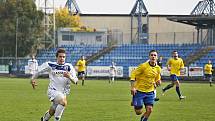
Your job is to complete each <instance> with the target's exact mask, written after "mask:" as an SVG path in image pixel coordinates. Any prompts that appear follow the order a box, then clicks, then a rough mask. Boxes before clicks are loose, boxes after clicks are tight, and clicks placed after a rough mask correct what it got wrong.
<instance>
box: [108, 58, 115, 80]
mask: <svg viewBox="0 0 215 121" xmlns="http://www.w3.org/2000/svg"><path fill="white" fill-rule="evenodd" d="M109 73H110V79H109V83H111V82H112V83H114V78H115V76H116V66H115V63H114V62H112V63H111V66H110V70H109Z"/></svg>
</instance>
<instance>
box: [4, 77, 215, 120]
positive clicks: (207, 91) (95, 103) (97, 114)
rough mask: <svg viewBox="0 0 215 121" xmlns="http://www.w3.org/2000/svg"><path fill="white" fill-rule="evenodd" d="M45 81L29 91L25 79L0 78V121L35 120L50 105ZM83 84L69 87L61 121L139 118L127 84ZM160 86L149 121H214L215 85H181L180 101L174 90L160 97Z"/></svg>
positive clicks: (41, 81)
mask: <svg viewBox="0 0 215 121" xmlns="http://www.w3.org/2000/svg"><path fill="white" fill-rule="evenodd" d="M48 82H49V81H48V79H38V84H39V85H38V87H37V89H36V90H33V89H32V87H31V85H30V83H29V79H23V78H0V102H1V105H0V116H1V119H0V120H1V121H39V120H40V117H41V116H42V115H43V114H44V113H45V111H46V110H47V109H48V108H49V106H50V102H49V101H48V98H47V95H46V90H47V86H48ZM85 84H86V85H85V86H81V85H80V84H79V85H77V86H76V85H72V86H71V94H70V95H69V96H68V97H67V99H68V106H67V108H66V109H65V111H64V114H63V117H62V119H61V121H139V119H140V116H136V115H135V113H134V111H133V108H132V107H131V106H130V102H131V95H130V91H129V90H130V88H129V82H128V81H117V82H116V83H115V84H108V81H107V80H90V81H86V83H85ZM166 85H167V83H163V84H162V86H161V87H164V86H166ZM161 87H159V88H158V89H157V93H158V96H159V98H160V101H158V102H156V103H155V105H154V111H153V112H152V114H151V116H150V119H149V120H150V121H214V120H215V115H214V114H215V86H214V87H209V84H207V83H205V84H199V83H182V84H181V90H182V93H183V94H184V95H186V96H187V98H186V99H185V100H182V101H179V100H178V97H177V95H176V92H175V88H172V89H170V90H169V91H167V92H166V93H165V95H164V96H161V94H160V93H161ZM51 120H53V118H52V119H51Z"/></svg>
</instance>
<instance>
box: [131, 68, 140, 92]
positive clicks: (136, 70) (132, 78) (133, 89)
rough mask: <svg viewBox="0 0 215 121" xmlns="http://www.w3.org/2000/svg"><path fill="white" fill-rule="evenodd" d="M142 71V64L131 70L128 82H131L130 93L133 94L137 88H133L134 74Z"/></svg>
mask: <svg viewBox="0 0 215 121" xmlns="http://www.w3.org/2000/svg"><path fill="white" fill-rule="evenodd" d="M142 72H143V67H142V65H139V66H138V67H137V68H136V69H135V70H133V71H132V72H131V78H130V83H131V94H132V95H135V94H136V92H137V90H136V88H135V86H134V85H135V83H136V75H139V74H141V73H142Z"/></svg>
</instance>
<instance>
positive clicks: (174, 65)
mask: <svg viewBox="0 0 215 121" xmlns="http://www.w3.org/2000/svg"><path fill="white" fill-rule="evenodd" d="M167 69H168V70H169V71H170V79H171V80H172V83H171V84H169V85H167V86H166V87H165V88H163V89H162V91H163V95H164V92H165V91H166V90H168V89H170V88H172V87H173V86H174V85H176V92H177V94H178V97H179V99H180V100H181V99H185V96H182V95H181V92H180V88H179V85H180V83H179V79H178V76H180V71H181V70H183V69H184V62H183V60H182V59H181V58H179V57H178V52H177V51H173V52H172V58H170V59H169V60H168V62H167Z"/></svg>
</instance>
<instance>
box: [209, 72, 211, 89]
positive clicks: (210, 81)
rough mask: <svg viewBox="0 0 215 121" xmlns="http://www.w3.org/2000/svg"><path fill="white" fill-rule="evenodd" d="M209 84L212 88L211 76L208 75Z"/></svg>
mask: <svg viewBox="0 0 215 121" xmlns="http://www.w3.org/2000/svg"><path fill="white" fill-rule="evenodd" d="M209 83H210V86H211V87H212V74H210V75H209Z"/></svg>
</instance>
